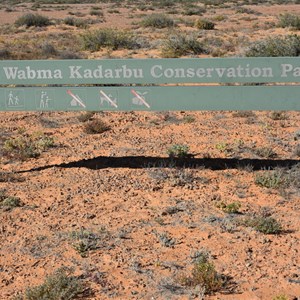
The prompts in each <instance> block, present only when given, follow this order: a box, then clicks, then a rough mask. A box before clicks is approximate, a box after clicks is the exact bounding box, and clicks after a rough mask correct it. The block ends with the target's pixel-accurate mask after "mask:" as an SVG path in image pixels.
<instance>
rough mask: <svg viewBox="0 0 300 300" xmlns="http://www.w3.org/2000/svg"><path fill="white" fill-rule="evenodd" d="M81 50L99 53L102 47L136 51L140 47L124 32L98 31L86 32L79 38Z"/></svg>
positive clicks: (134, 38) (130, 35) (132, 37)
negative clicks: (81, 45) (81, 44)
mask: <svg viewBox="0 0 300 300" xmlns="http://www.w3.org/2000/svg"><path fill="white" fill-rule="evenodd" d="M81 39H82V43H83V49H84V50H90V51H99V50H100V49H101V48H103V47H109V48H112V49H113V50H117V49H136V48H140V47H141V45H140V44H139V43H138V42H137V41H136V37H134V36H133V35H132V34H130V33H128V32H126V31H119V30H116V29H107V28H106V29H99V30H96V31H93V32H87V33H85V34H84V35H82V36H81Z"/></svg>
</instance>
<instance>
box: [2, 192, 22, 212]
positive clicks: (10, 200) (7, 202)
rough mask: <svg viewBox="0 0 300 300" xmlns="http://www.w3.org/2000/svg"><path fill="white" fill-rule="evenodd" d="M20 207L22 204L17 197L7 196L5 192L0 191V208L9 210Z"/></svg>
mask: <svg viewBox="0 0 300 300" xmlns="http://www.w3.org/2000/svg"><path fill="white" fill-rule="evenodd" d="M20 206H22V202H21V199H20V198H19V197H14V196H9V195H7V193H6V191H5V190H0V208H5V209H11V208H14V207H20Z"/></svg>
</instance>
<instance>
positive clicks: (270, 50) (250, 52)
mask: <svg viewBox="0 0 300 300" xmlns="http://www.w3.org/2000/svg"><path fill="white" fill-rule="evenodd" d="M245 55H246V56H247V57H276V56H299V55H300V36H298V35H287V36H275V37H269V38H267V39H264V40H260V41H257V42H253V43H252V44H251V45H250V47H249V48H248V49H247V50H246V53H245Z"/></svg>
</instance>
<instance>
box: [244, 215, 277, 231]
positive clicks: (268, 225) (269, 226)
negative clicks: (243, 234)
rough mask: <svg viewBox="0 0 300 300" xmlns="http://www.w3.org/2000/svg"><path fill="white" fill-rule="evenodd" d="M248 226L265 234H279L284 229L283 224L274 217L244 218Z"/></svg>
mask: <svg viewBox="0 0 300 300" xmlns="http://www.w3.org/2000/svg"><path fill="white" fill-rule="evenodd" d="M244 224H245V225H246V226H249V227H252V228H254V229H255V230H257V231H259V232H261V233H264V234H279V233H280V232H281V231H282V226H281V224H280V223H279V222H278V221H277V220H276V219H274V218H272V217H261V216H258V217H254V218H249V219H246V220H244Z"/></svg>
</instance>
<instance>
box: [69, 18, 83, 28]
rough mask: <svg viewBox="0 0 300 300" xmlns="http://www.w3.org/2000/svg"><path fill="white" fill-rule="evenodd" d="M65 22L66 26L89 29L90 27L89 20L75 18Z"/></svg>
mask: <svg viewBox="0 0 300 300" xmlns="http://www.w3.org/2000/svg"><path fill="white" fill-rule="evenodd" d="M63 22H64V24H66V25H69V26H74V27H78V28H87V27H88V21H87V20H82V19H77V18H73V17H66V18H65V19H64V20H63Z"/></svg>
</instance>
